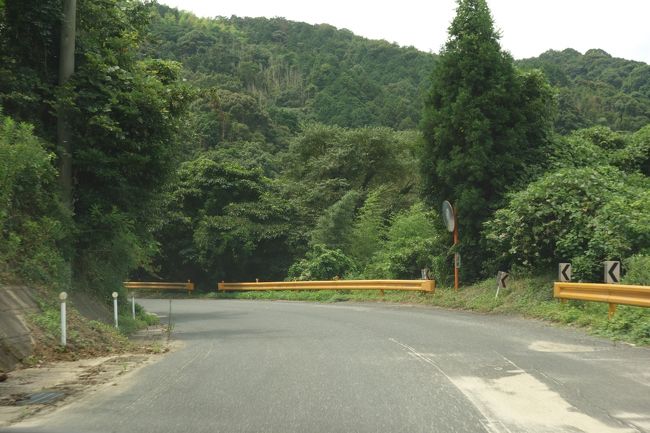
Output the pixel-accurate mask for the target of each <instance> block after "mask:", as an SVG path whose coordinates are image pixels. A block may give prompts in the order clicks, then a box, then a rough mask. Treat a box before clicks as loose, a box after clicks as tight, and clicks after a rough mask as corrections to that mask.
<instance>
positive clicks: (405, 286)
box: [217, 280, 436, 294]
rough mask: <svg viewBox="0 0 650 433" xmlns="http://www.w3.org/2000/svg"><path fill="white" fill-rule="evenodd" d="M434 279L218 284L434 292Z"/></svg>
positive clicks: (249, 287)
mask: <svg viewBox="0 0 650 433" xmlns="http://www.w3.org/2000/svg"><path fill="white" fill-rule="evenodd" d="M435 288H436V282H435V281H434V280H334V281H273V282H266V281H265V282H251V283H224V282H221V283H219V284H217V290H219V291H223V292H230V291H255V290H258V291H262V290H379V291H380V292H382V294H383V292H384V290H405V291H414V292H426V293H433V292H434V291H435Z"/></svg>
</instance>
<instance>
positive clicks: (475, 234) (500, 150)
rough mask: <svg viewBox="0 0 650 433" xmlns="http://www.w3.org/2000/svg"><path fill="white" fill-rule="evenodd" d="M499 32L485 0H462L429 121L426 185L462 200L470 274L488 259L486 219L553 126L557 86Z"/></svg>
mask: <svg viewBox="0 0 650 433" xmlns="http://www.w3.org/2000/svg"><path fill="white" fill-rule="evenodd" d="M498 39H499V35H498V33H497V32H496V31H495V30H494V25H493V21H492V17H491V15H490V11H489V9H488V7H487V4H486V2H485V0H459V2H458V9H457V15H456V17H455V18H454V20H453V22H452V24H451V27H450V28H449V40H448V41H447V44H446V45H445V47H444V49H443V51H442V52H441V54H440V57H439V59H438V63H437V65H436V67H435V69H434V71H433V75H432V84H431V90H430V92H429V95H428V98H427V100H426V108H425V114H424V115H425V118H424V121H423V123H422V129H423V133H424V136H425V140H426V147H425V154H424V158H423V161H422V166H423V173H424V177H425V183H426V184H425V193H426V196H427V198H428V199H429V200H430V201H431V202H432V203H435V204H436V205H439V204H440V203H442V201H443V200H451V201H452V202H453V203H454V205H455V207H456V208H457V212H458V215H459V217H458V219H459V227H460V233H461V237H460V239H461V251H462V253H463V258H464V263H465V266H464V268H465V273H466V275H467V276H468V277H469V279H473V278H475V277H476V276H477V275H478V272H479V270H480V267H481V263H480V262H481V254H480V253H479V251H480V231H481V224H482V223H483V222H484V221H485V220H486V219H487V218H488V216H489V215H490V213H491V212H492V211H493V210H494V209H496V208H498V207H499V206H500V205H501V203H502V198H503V195H504V193H505V192H506V191H507V190H508V189H510V188H513V187H514V186H515V185H517V183H518V182H521V181H524V180H526V174H527V173H529V172H530V171H532V170H533V168H534V167H535V166H537V164H538V162H539V161H541V160H542V158H541V157H542V155H543V154H544V153H545V151H546V149H547V147H548V142H549V133H550V130H551V128H550V126H551V124H550V122H551V114H552V110H553V105H552V92H551V89H550V87H549V86H548V84H547V83H546V82H545V81H544V79H543V77H542V76H541V74H539V73H537V72H530V73H521V72H519V71H517V70H516V69H515V67H514V65H513V60H512V58H511V57H510V55H509V54H507V53H506V52H504V51H502V50H501V48H500V46H499V41H498Z"/></svg>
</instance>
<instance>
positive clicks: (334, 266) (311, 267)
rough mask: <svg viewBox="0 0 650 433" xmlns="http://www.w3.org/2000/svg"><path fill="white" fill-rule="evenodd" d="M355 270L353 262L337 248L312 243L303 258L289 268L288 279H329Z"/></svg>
mask: <svg viewBox="0 0 650 433" xmlns="http://www.w3.org/2000/svg"><path fill="white" fill-rule="evenodd" d="M355 270H356V268H355V266H354V262H353V261H352V259H350V258H349V257H348V256H346V255H345V254H343V252H342V251H341V250H339V249H336V250H332V249H329V248H327V247H325V246H323V245H314V246H313V247H312V249H311V250H310V251H309V252H308V253H307V255H306V256H305V258H304V259H301V260H298V261H297V262H296V263H294V264H293V265H291V267H290V268H289V275H288V278H289V279H296V280H302V281H309V280H330V279H332V278H334V277H337V276H338V277H343V276H344V275H345V274H347V273H349V272H354V271H355Z"/></svg>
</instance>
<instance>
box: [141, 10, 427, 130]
mask: <svg viewBox="0 0 650 433" xmlns="http://www.w3.org/2000/svg"><path fill="white" fill-rule="evenodd" d="M157 10H158V13H159V15H158V16H157V17H156V18H155V19H154V22H153V24H152V27H151V33H152V38H151V41H150V44H149V45H148V46H147V47H146V49H145V53H146V55H148V56H153V57H160V58H163V59H171V60H177V61H180V62H182V63H183V65H184V68H185V70H186V75H187V78H188V79H189V80H190V81H191V82H192V83H194V84H195V85H197V86H199V87H203V88H208V87H215V86H216V87H218V88H220V89H225V90H227V91H230V92H243V93H245V94H248V95H252V96H254V97H255V98H256V99H257V100H258V101H261V102H263V103H264V104H265V105H267V106H269V107H270V108H271V109H270V114H271V115H272V116H273V118H274V119H275V120H277V121H280V122H281V123H286V124H288V125H291V124H296V123H297V122H299V121H302V120H315V121H319V122H323V123H328V124H335V125H339V126H345V127H359V126H368V125H376V126H378V125H382V126H388V127H391V128H394V129H412V128H415V127H416V126H417V124H418V122H419V119H420V113H421V111H422V95H423V94H424V92H425V89H426V86H427V79H428V76H429V74H430V71H431V67H432V65H433V61H434V58H435V56H433V55H431V54H427V53H423V52H420V51H418V50H416V49H415V48H412V47H410V48H404V47H399V46H397V45H395V44H391V43H388V42H386V41H376V40H368V39H365V38H362V37H359V36H355V35H354V34H353V33H351V32H350V31H348V30H337V29H336V28H335V27H332V26H329V25H326V24H322V25H316V26H314V25H310V24H306V23H299V22H293V21H288V20H285V19H283V18H273V19H267V18H238V17H232V18H216V19H203V18H197V17H196V16H194V15H192V14H190V13H187V12H183V11H178V10H176V9H171V8H169V7H167V6H163V5H159V6H158V9H157Z"/></svg>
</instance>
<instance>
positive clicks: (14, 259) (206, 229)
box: [0, 0, 650, 294]
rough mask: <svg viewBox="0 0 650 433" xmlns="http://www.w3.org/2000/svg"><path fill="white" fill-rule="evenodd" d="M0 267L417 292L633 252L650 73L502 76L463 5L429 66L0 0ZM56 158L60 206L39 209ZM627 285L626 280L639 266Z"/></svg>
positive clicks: (161, 20)
mask: <svg viewBox="0 0 650 433" xmlns="http://www.w3.org/2000/svg"><path fill="white" fill-rule="evenodd" d="M0 12H1V15H0V177H1V178H2V183H1V185H0V226H1V227H2V234H1V235H0V236H2V242H0V276H1V277H2V278H3V279H7V280H11V279H20V280H23V281H32V282H37V283H42V284H46V285H50V286H55V287H67V286H69V285H70V284H71V282H72V284H73V285H74V286H75V287H77V288H79V289H92V290H96V291H98V292H100V293H102V294H106V293H110V292H111V291H113V290H119V289H120V287H121V281H123V280H124V279H126V278H147V279H151V278H156V279H165V280H180V281H184V280H187V279H192V280H193V281H196V282H197V283H198V284H199V287H200V288H202V289H206V290H207V289H212V288H214V285H215V283H216V282H217V281H221V280H231V281H232V280H251V279H255V278H260V279H264V280H271V279H278V278H279V279H284V278H289V279H331V278H334V277H340V278H417V277H419V275H420V269H422V268H425V267H428V268H430V269H431V270H432V272H433V274H434V276H435V278H436V280H438V281H439V283H440V284H442V285H445V284H448V283H449V276H450V270H451V263H452V258H453V254H454V253H455V252H457V251H456V250H454V249H453V248H452V247H451V236H450V234H449V233H448V232H447V231H446V230H445V229H444V226H443V224H442V221H441V218H440V215H439V208H440V204H441V201H442V200H450V201H451V202H453V203H454V204H455V205H456V207H457V209H458V213H459V221H460V229H461V244H460V247H459V251H460V253H461V254H462V257H463V274H462V275H463V280H464V282H466V283H467V282H471V281H475V280H477V279H480V278H484V277H486V276H490V275H493V274H495V273H496V270H499V269H501V270H503V269H510V268H513V267H516V268H518V269H522V270H525V271H526V272H532V273H544V272H549V271H551V270H552V269H554V266H556V265H557V263H558V262H561V261H571V262H573V263H574V273H575V275H576V276H577V278H584V279H592V280H596V279H598V278H599V276H598V275H599V270H600V266H601V263H602V261H603V260H606V259H607V260H612V259H621V260H623V261H624V264H625V266H626V269H628V270H629V271H630V273H631V274H634V273H635V272H637V273H638V272H639V271H638V270H639V269H643V268H644V267H645V268H647V267H648V266H647V265H648V262H650V259H648V255H650V220H649V216H650V180H649V177H648V176H650V66H648V65H646V64H644V63H640V62H634V61H629V60H624V59H617V58H613V57H611V56H610V55H608V54H607V53H605V52H603V51H601V50H590V51H588V52H587V53H585V54H580V53H578V52H577V51H574V50H565V51H562V52H554V51H549V52H546V53H544V54H542V55H541V56H539V57H538V58H533V59H525V60H519V61H515V60H514V59H513V58H512V57H511V56H510V55H509V54H508V53H507V52H505V51H503V50H502V48H501V47H500V45H499V35H498V33H497V32H496V31H495V30H494V26H493V22H492V18H491V15H490V12H489V9H488V8H487V4H486V3H485V1H484V0H459V2H458V10H457V16H456V18H455V20H454V22H453V23H452V25H451V27H450V29H449V32H450V33H449V39H448V41H447V44H446V45H445V47H444V48H443V49H442V51H441V52H440V53H439V54H435V55H434V54H430V53H423V52H420V51H418V50H416V49H415V48H413V47H400V46H398V45H395V44H391V43H388V42H386V41H376V40H368V39H365V38H362V37H359V36H356V35H354V34H353V33H351V32H350V31H348V30H344V29H336V28H335V27H332V26H329V25H309V24H305V23H298V22H292V21H288V20H285V19H282V18H273V19H267V18H239V17H231V18H223V17H217V18H214V19H207V18H199V17H196V16H195V15H193V14H191V13H188V12H183V11H179V10H177V9H172V8H169V7H166V6H163V5H158V4H150V3H142V2H140V1H138V0H78V7H77V11H76V13H77V19H76V23H77V28H76V48H75V70H74V73H73V75H72V76H71V78H70V80H69V81H67V82H65V83H61V82H60V80H59V78H60V77H59V72H58V64H59V60H60V59H59V57H60V54H59V50H60V42H59V41H60V39H61V22H62V19H63V16H62V13H63V1H62V0H0ZM61 119H66V125H67V128H68V132H69V134H70V142H71V144H72V151H71V155H70V156H71V158H72V191H73V194H72V197H73V199H72V203H71V205H70V206H67V205H66V203H65V202H64V201H62V200H61V198H60V186H59V183H58V182H57V178H58V177H60V176H59V175H58V171H57V170H58V167H59V165H60V161H61V160H62V159H63V156H64V155H65V150H64V149H63V148H62V147H61V145H60V144H57V143H59V141H60V135H59V134H58V133H57V131H58V129H57V128H58V123H57V122H58V121H60V120H61ZM641 273H643V272H641Z"/></svg>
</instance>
